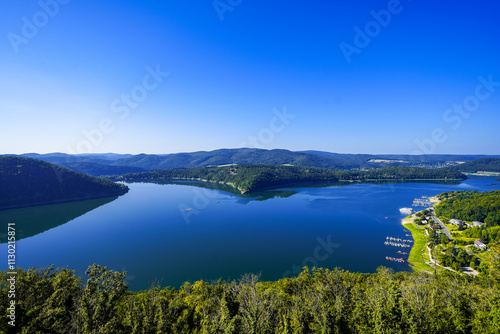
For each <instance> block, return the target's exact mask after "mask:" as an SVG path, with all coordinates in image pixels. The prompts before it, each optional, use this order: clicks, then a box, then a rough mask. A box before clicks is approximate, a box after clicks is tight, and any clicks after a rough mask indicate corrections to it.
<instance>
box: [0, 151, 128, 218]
mask: <svg viewBox="0 0 500 334" xmlns="http://www.w3.org/2000/svg"><path fill="white" fill-rule="evenodd" d="M127 191H128V187H126V186H124V185H121V184H116V183H113V182H112V181H110V180H106V179H102V178H96V177H92V176H89V175H85V174H82V173H77V172H74V171H71V170H69V169H66V168H63V167H59V166H56V165H53V164H50V163H47V162H44V161H41V160H35V159H29V158H19V157H0V209H6V208H10V207H22V206H33V205H41V204H47V203H59V202H68V201H75V200H83V199H90V198H99V197H107V196H113V195H119V194H124V193H126V192H127Z"/></svg>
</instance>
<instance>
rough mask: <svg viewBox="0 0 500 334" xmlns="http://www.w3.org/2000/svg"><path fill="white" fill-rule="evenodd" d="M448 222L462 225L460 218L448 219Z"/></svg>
mask: <svg viewBox="0 0 500 334" xmlns="http://www.w3.org/2000/svg"><path fill="white" fill-rule="evenodd" d="M450 224H453V225H456V226H463V225H464V222H463V221H461V220H460V219H450Z"/></svg>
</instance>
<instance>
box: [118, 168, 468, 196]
mask: <svg viewBox="0 0 500 334" xmlns="http://www.w3.org/2000/svg"><path fill="white" fill-rule="evenodd" d="M464 178H465V175H463V174H461V173H459V172H455V171H449V170H444V169H433V170H430V169H423V168H416V167H385V168H379V169H375V170H371V171H347V170H332V169H319V168H307V167H297V166H272V165H232V166H222V167H204V168H191V169H170V170H154V171H149V172H144V173H134V174H126V175H122V176H114V177H111V179H112V180H119V181H128V182H134V181H144V182H153V181H156V182H159V181H162V180H169V179H200V180H206V181H212V182H221V183H226V184H230V185H232V186H234V187H235V188H238V189H239V190H240V191H241V192H242V193H247V192H254V191H259V190H262V189H269V188H276V187H280V186H285V185H292V184H297V183H316V182H328V181H330V182H335V181H339V180H341V181H348V180H349V181H353V180H355V181H365V180H403V181H404V180H423V179H428V180H431V179H443V180H444V179H448V180H451V179H464Z"/></svg>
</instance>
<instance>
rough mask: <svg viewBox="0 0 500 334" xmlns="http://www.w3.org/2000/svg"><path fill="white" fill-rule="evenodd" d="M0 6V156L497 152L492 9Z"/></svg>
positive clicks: (274, 4) (498, 67)
mask: <svg viewBox="0 0 500 334" xmlns="http://www.w3.org/2000/svg"><path fill="white" fill-rule="evenodd" d="M1 6H2V8H1V10H0V78H1V80H0V88H1V92H0V154H5V153H27V152H38V153H48V152H67V153H87V152H96V153H100V152H116V153H133V154H136V153H173V152H185V151H198V150H213V149H218V148H235V147H241V146H250V147H251V146H257V147H262V148H268V149H271V148H284V149H290V150H308V149H314V150H324V151H330V152H339V153H402V154H409V153H419V152H420V153H463V154H500V150H499V148H500V145H499V143H500V140H499V138H500V135H499V131H498V130H499V124H500V62H499V59H500V21H499V20H498V14H499V13H500V3H499V2H497V1H479V2H472V1H458V2H457V1H453V2H452V1H446V2H444V1H438V2H436V1H433V2H431V1H421V0H413V1H410V0H401V1H400V2H398V1H393V0H391V1H359V0H358V1H356V0H354V1H314V2H310V3H308V2H303V1H271V2H270V1H249V0H243V1H239V0H221V1H215V2H214V1H212V0H206V1H205V0H203V1H185V0H165V1H156V0H155V1H152V0H151V1H150V0H142V1H117V0H109V1H95V0H86V1H82V0H71V1H68V0H64V1H63V0H59V1H57V2H56V0H42V1H40V2H38V1H32V0H20V1H14V0H6V1H3V2H2V4H1ZM360 32H361V33H360ZM154 72H156V74H154V75H151V74H150V73H154ZM167 73H168V75H167ZM480 78H482V79H480ZM463 104H465V107H461V106H460V105H463ZM454 105H456V108H455V109H454ZM460 108H462V109H460ZM467 110H469V111H467ZM285 111H286V112H285ZM283 113H287V114H289V115H293V116H294V117H293V118H292V117H291V116H285V117H284V118H283ZM277 114H280V115H281V118H280V117H278V116H276V115H277ZM85 133H86V134H85ZM251 137H254V138H255V139H249V138H251Z"/></svg>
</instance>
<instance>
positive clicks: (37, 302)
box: [0, 264, 500, 334]
mask: <svg viewBox="0 0 500 334" xmlns="http://www.w3.org/2000/svg"><path fill="white" fill-rule="evenodd" d="M17 272H18V274H17V275H16V279H17V281H16V285H15V294H16V296H15V301H16V304H15V325H16V327H11V326H10V325H9V323H8V322H9V321H11V319H10V318H9V317H8V315H9V313H10V311H9V309H8V308H9V307H10V304H9V297H8V290H9V285H10V282H9V281H7V279H10V278H11V275H9V274H8V272H7V271H4V272H0V287H1V289H0V314H1V316H0V332H2V333H10V332H12V333H14V332H22V333H64V334H71V333H95V334H98V333H121V334H129V333H130V334H139V333H141V334H142V333H172V334H189V333H193V334H194V333H198V334H201V333H234V334H236V333H242V334H272V333H276V334H286V333H310V334H314V333H318V334H319V333H342V334H348V333H429V334H433V333H442V334H445V333H446V334H453V333H497V332H498V329H499V328H500V290H499V276H498V271H496V272H492V273H491V276H486V275H484V274H481V275H480V276H479V277H476V278H474V279H472V278H466V277H463V276H456V275H455V274H453V273H450V272H448V271H445V272H444V273H442V274H439V275H438V276H437V277H435V276H433V275H430V274H426V273H407V272H400V273H391V272H390V271H389V270H388V269H385V268H380V269H379V270H378V272H377V273H376V274H360V273H351V272H347V271H342V270H338V269H334V270H328V269H314V270H313V271H312V272H309V271H307V270H304V271H303V272H302V273H301V274H300V275H299V276H298V277H296V278H284V279H281V280H279V281H276V282H261V281H259V279H258V276H255V275H245V276H243V278H242V279H241V280H239V281H233V282H223V281H220V280H219V281H218V282H214V283H212V284H209V283H207V282H204V281H197V282H195V283H185V284H184V285H183V286H182V287H180V288H179V289H177V288H161V287H160V286H158V285H155V286H152V287H151V288H150V289H149V290H147V291H141V292H127V285H126V281H125V279H126V273H120V272H114V271H111V270H107V268H106V267H100V266H98V265H95V264H94V265H93V266H91V267H89V269H88V270H87V272H86V273H87V275H88V276H89V278H88V280H87V282H86V284H84V285H82V282H81V279H80V278H78V277H76V275H75V272H74V271H71V270H69V269H57V270H54V269H53V268H48V269H28V270H27V271H25V270H22V269H18V270H17ZM1 310H4V311H1Z"/></svg>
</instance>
